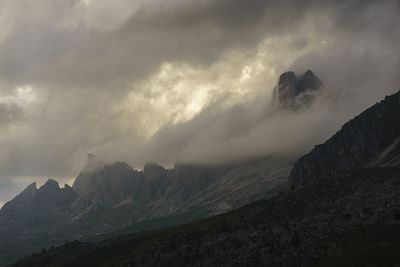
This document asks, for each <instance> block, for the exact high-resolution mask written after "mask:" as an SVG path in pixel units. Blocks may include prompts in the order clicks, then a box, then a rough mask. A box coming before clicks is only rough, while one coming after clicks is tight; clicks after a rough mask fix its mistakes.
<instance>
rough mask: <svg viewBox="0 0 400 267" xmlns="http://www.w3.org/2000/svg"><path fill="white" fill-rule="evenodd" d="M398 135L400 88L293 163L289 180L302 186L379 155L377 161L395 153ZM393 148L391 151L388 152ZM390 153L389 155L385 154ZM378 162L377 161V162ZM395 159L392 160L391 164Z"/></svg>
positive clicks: (343, 171)
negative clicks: (399, 90)
mask: <svg viewBox="0 0 400 267" xmlns="http://www.w3.org/2000/svg"><path fill="white" fill-rule="evenodd" d="M398 138H400V92H398V93H396V94H393V95H391V96H387V97H386V98H385V99H384V100H382V101H381V102H379V103H377V104H375V105H374V106H372V107H371V108H369V109H367V110H365V111H364V112H362V113H361V114H360V115H358V116H357V117H355V118H354V119H352V120H350V121H349V122H347V123H346V124H345V125H344V126H343V127H342V129H341V130H340V131H338V132H337V133H336V134H335V135H333V136H332V137H331V138H329V139H328V140H327V141H326V142H325V143H323V144H321V145H317V146H315V148H314V149H313V150H312V151H311V152H310V153H308V154H306V155H305V156H303V157H302V158H300V159H299V160H298V161H297V162H296V163H295V165H294V167H293V169H292V171H291V173H290V176H289V184H290V185H293V186H301V185H303V184H306V183H307V182H309V181H312V180H318V179H329V178H335V177H338V176H340V175H343V174H344V173H346V172H348V171H349V170H351V169H353V168H355V167H359V166H360V165H363V164H368V163H369V162H374V158H375V157H380V158H381V159H380V161H379V160H378V161H376V160H375V162H377V163H378V164H384V163H385V162H383V161H382V156H384V155H383V154H385V153H383V152H385V151H386V152H387V154H388V155H386V156H384V158H386V160H384V161H389V160H391V159H390V156H391V155H390V154H393V153H394V154H393V156H396V155H397V156H398V154H396V151H395V150H396V147H398V144H397V142H398ZM390 152H393V153H390ZM382 153H383V154H382ZM388 157H389V158H388ZM379 162H380V163H379ZM396 164H398V161H393V164H392V165H393V166H394V165H396Z"/></svg>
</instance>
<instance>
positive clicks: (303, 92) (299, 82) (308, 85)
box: [274, 70, 322, 110]
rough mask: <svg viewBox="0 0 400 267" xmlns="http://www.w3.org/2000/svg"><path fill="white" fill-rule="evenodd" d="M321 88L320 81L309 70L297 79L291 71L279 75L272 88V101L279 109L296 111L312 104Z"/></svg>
mask: <svg viewBox="0 0 400 267" xmlns="http://www.w3.org/2000/svg"><path fill="white" fill-rule="evenodd" d="M321 87H322V82H321V80H320V79H319V78H318V77H317V76H315V75H314V73H313V72H312V71H311V70H307V71H306V72H305V73H304V74H303V75H301V76H299V77H297V76H296V74H295V73H294V72H292V71H288V72H285V73H283V74H281V76H280V77H279V80H278V84H277V85H276V87H275V88H274V101H275V103H276V104H278V105H279V106H280V107H283V108H285V109H290V110H297V109H299V108H301V107H303V106H307V105H309V104H311V103H312V101H313V99H314V96H315V93H316V92H317V91H319V89H320V88H321Z"/></svg>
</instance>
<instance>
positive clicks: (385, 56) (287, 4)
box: [0, 0, 400, 205]
mask: <svg viewBox="0 0 400 267" xmlns="http://www.w3.org/2000/svg"><path fill="white" fill-rule="evenodd" d="M399 14H400V3H399V1H395V0H383V1H368V0H364V1H361V0H359V1H357V0H353V1H329V0H328V1H317V0H298V1H289V0H282V1H272V0H247V1H242V0H168V1H162V0H114V1H106V0H70V1H65V0H40V1H32V0H19V1H13V0H1V1H0V23H1V25H2V30H1V32H0V147H1V150H0V205H1V203H4V202H5V201H7V200H9V199H11V198H12V197H14V196H15V195H16V194H17V193H19V192H20V191H21V190H22V189H23V188H24V187H26V186H27V185H28V184H30V183H32V182H34V181H36V182H38V184H41V183H43V182H44V181H45V180H47V179H48V178H54V179H56V180H58V181H60V182H61V183H66V182H68V183H72V182H73V179H74V178H75V177H76V176H77V175H78V174H79V171H80V170H81V169H82V166H83V165H84V164H85V160H86V157H87V154H88V153H94V154H96V156H98V157H100V158H102V159H104V160H105V161H107V162H112V161H117V160H120V161H126V162H128V163H129V164H131V165H132V166H133V167H134V168H139V169H140V168H142V167H143V164H144V163H145V162H146V161H157V162H159V163H161V164H163V165H165V166H167V167H172V166H173V165H174V163H175V162H191V163H207V164H210V163H220V162H226V161H232V160H237V159H240V158H242V157H253V156H259V155H269V154H276V153H287V154H296V155H297V154H298V155H301V154H302V153H305V152H307V151H308V150H310V149H311V148H312V147H313V146H314V145H315V144H318V143H321V142H323V141H324V140H326V139H327V138H328V137H329V136H330V135H332V134H333V133H334V132H335V131H337V130H339V129H340V126H341V125H342V124H343V123H344V122H346V121H347V120H349V119H351V118H353V117H354V116H355V115H357V114H358V113H360V112H361V111H362V110H363V109H365V108H367V107H368V106H370V105H372V104H374V103H375V102H377V101H379V100H381V99H382V98H383V97H384V96H385V95H388V94H391V93H394V92H396V91H397V90H399V89H400V86H399V84H400V83H399V80H400V75H399V73H398V70H399V69H400V68H399V67H400V53H399V52H398V50H399V45H398V44H399V41H400V40H399V39H400V16H399ZM307 69H312V70H313V72H314V73H315V74H316V75H317V76H318V77H319V78H320V79H321V80H322V82H323V83H324V89H323V91H324V92H323V95H322V96H321V97H320V98H319V100H318V101H317V103H315V105H314V106H313V107H312V108H311V109H308V110H305V111H302V112H297V113H290V112H286V113H285V112H278V113H271V98H272V92H273V88H274V86H275V85H276V82H277V79H278V77H279V75H280V74H281V73H283V72H285V71H288V70H292V71H295V72H296V73H297V74H302V73H303V72H304V71H305V70H307Z"/></svg>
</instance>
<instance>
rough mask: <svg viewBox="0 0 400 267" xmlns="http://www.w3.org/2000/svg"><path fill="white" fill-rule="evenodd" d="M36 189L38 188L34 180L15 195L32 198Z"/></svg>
mask: <svg viewBox="0 0 400 267" xmlns="http://www.w3.org/2000/svg"><path fill="white" fill-rule="evenodd" d="M37 191H38V189H37V188H36V182H34V183H31V184H30V185H28V186H27V187H26V188H25V189H24V191H22V192H21V193H20V194H19V195H18V196H17V197H22V198H32V197H33V196H34V195H35V194H36V192H37Z"/></svg>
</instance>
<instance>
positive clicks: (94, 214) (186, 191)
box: [0, 155, 291, 264]
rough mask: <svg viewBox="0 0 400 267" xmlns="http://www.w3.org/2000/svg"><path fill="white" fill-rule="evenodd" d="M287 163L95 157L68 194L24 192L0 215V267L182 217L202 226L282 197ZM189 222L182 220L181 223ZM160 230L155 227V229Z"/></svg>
mask: <svg viewBox="0 0 400 267" xmlns="http://www.w3.org/2000/svg"><path fill="white" fill-rule="evenodd" d="M287 162H288V160H280V159H271V158H259V159H255V160H249V161H242V162H237V163H232V164H226V165H213V166H205V165H190V164H177V165H176V166H175V168H174V169H165V168H164V167H162V166H160V165H158V164H156V163H147V164H146V165H145V166H144V169H143V171H137V170H134V169H132V167H131V166H129V165H128V164H126V163H123V162H115V163H113V164H103V163H101V162H100V161H98V160H97V159H96V158H95V157H94V156H93V155H89V156H88V161H87V164H86V166H85V167H84V168H83V170H82V172H81V173H80V174H79V176H78V177H77V178H76V180H75V182H74V184H73V186H72V187H70V186H68V185H65V186H64V188H60V187H59V184H58V183H57V182H56V181H54V180H51V179H50V180H48V181H47V182H46V183H45V184H44V185H43V186H41V187H40V188H39V189H37V187H36V184H35V183H33V184H31V185H29V186H28V187H27V188H26V189H25V190H24V191H23V192H22V193H20V194H19V195H18V196H16V197H15V198H14V199H13V200H11V201H9V202H7V203H6V204H5V205H4V206H3V207H2V209H1V210H0V240H4V241H3V242H0V264H1V263H7V262H9V261H10V260H12V259H17V258H19V257H22V256H24V255H25V254H27V253H31V252H33V251H37V250H40V249H42V248H48V247H50V246H51V245H54V244H59V243H62V242H65V241H66V240H72V239H78V238H82V237H87V236H90V235H97V234H98V233H104V232H108V231H113V230H117V229H120V228H123V227H126V226H128V225H131V224H132V223H134V222H138V221H145V220H149V219H152V218H160V217H164V216H169V215H177V214H180V215H182V216H181V222H186V221H188V220H194V219H199V218H204V217H207V216H210V215H212V214H216V213H221V212H224V211H228V210H231V209H233V208H237V207H239V206H242V205H244V204H247V203H249V202H251V201H254V200H257V199H260V198H263V197H268V196H269V197H270V196H273V195H275V194H277V193H278V191H279V190H283V187H284V184H285V183H286V177H287V175H288V173H289V170H290V166H291V165H289V164H288V163H287ZM185 214H188V215H185ZM161 226H162V225H160V227H161Z"/></svg>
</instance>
